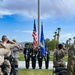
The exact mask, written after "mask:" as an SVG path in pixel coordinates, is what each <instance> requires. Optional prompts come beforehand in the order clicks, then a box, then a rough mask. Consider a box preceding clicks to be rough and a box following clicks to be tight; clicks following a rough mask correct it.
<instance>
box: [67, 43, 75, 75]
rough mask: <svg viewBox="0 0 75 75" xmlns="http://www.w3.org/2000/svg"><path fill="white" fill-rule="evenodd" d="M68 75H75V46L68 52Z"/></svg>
mask: <svg viewBox="0 0 75 75" xmlns="http://www.w3.org/2000/svg"><path fill="white" fill-rule="evenodd" d="M67 68H68V75H75V44H73V45H72V46H71V48H70V49H69V50H68V66H67Z"/></svg>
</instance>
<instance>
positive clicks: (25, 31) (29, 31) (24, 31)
mask: <svg viewBox="0 0 75 75" xmlns="http://www.w3.org/2000/svg"><path fill="white" fill-rule="evenodd" d="M14 31H15V32H23V33H30V34H31V33H32V32H33V31H31V30H22V31H21V30H14Z"/></svg>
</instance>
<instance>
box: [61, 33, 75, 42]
mask: <svg viewBox="0 0 75 75" xmlns="http://www.w3.org/2000/svg"><path fill="white" fill-rule="evenodd" d="M74 36H75V34H74V33H66V34H61V35H60V41H61V42H66V40H68V38H71V39H72V42H73V37H74Z"/></svg>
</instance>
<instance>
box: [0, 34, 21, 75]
mask: <svg viewBox="0 0 75 75" xmlns="http://www.w3.org/2000/svg"><path fill="white" fill-rule="evenodd" d="M19 50H21V46H20V45H19V44H18V43H17V42H16V40H15V39H13V40H9V39H8V37H7V36H6V35H3V36H2V39H1V41H0V75H16V72H17V71H18V57H17V51H19Z"/></svg>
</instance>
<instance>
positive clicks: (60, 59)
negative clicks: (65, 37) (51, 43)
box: [53, 43, 75, 75]
mask: <svg viewBox="0 0 75 75" xmlns="http://www.w3.org/2000/svg"><path fill="white" fill-rule="evenodd" d="M66 54H68V62H67V65H65V61H64V57H65V55H66ZM53 64H54V66H53V67H54V68H55V70H56V71H57V70H60V69H64V70H65V69H66V70H67V71H66V74H65V75H75V43H73V44H72V45H70V47H69V49H68V50H67V51H66V49H64V47H63V45H62V44H59V45H58V49H57V50H55V52H54V58H53ZM56 75H64V74H58V72H57V74H56Z"/></svg>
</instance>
